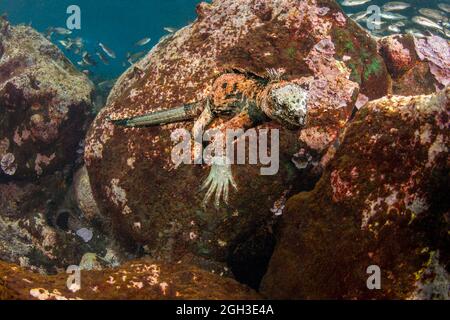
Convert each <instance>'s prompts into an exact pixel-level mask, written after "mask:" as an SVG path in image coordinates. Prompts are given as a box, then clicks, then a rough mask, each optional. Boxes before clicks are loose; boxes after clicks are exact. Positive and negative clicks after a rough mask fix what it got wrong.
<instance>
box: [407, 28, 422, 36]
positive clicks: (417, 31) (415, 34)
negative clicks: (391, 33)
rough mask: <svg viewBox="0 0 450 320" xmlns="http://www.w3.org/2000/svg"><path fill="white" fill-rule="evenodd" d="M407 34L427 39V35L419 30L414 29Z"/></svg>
mask: <svg viewBox="0 0 450 320" xmlns="http://www.w3.org/2000/svg"><path fill="white" fill-rule="evenodd" d="M405 32H406V33H409V34H412V35H414V36H415V37H417V38H424V37H425V34H423V33H422V32H420V30H417V29H414V28H411V29H406V30H405Z"/></svg>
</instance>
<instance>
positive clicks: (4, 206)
mask: <svg viewBox="0 0 450 320" xmlns="http://www.w3.org/2000/svg"><path fill="white" fill-rule="evenodd" d="M71 189H72V188H70V187H69V183H68V182H67V178H66V177H65V175H64V174H63V173H61V172H59V171H57V172H55V173H53V174H52V175H49V176H45V177H42V178H41V179H39V181H36V182H33V183H29V182H23V181H22V182H9V183H3V184H0V260H2V261H7V262H11V263H16V264H19V265H21V266H23V267H27V268H30V269H32V270H37V271H39V272H42V273H54V272H56V271H58V270H60V269H61V268H65V267H66V266H68V265H71V264H78V263H79V261H80V259H81V257H82V256H83V255H84V254H85V253H86V252H92V251H95V253H97V254H98V255H99V256H101V257H106V258H105V259H106V260H107V261H109V263H110V265H117V263H119V262H121V261H122V260H123V259H124V258H125V257H130V256H131V255H128V256H126V254H125V253H124V252H123V251H122V250H121V249H120V248H119V247H118V246H116V245H115V243H114V241H113V240H112V238H111V237H109V236H108V232H105V228H104V227H103V226H102V225H101V223H102V222H103V221H102V220H99V218H98V217H95V218H92V217H88V218H86V217H84V216H83V215H82V214H81V212H80V210H79V209H78V208H77V204H76V202H75V201H74V200H73V199H72V195H71ZM80 230H81V231H80ZM131 257H132V256H131Z"/></svg>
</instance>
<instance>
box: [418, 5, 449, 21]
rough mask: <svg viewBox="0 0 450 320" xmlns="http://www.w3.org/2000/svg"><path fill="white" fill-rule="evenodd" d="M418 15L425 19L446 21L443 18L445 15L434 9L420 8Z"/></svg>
mask: <svg viewBox="0 0 450 320" xmlns="http://www.w3.org/2000/svg"><path fill="white" fill-rule="evenodd" d="M419 13H420V14H421V15H423V16H425V17H427V18H430V19H432V20H436V21H448V18H447V17H446V16H445V13H443V12H442V11H439V10H435V9H428V8H421V9H419Z"/></svg>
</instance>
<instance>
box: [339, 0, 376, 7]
mask: <svg viewBox="0 0 450 320" xmlns="http://www.w3.org/2000/svg"><path fill="white" fill-rule="evenodd" d="M370 1H371V0H344V1H342V3H341V5H343V6H344V7H355V6H360V5H363V4H366V3H367V2H370Z"/></svg>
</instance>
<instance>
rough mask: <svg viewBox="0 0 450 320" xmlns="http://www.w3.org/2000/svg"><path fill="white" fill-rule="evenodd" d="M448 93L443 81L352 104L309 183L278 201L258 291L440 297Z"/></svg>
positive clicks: (449, 260) (446, 221) (444, 275)
mask: <svg viewBox="0 0 450 320" xmlns="http://www.w3.org/2000/svg"><path fill="white" fill-rule="evenodd" d="M449 99H450V88H449V87H447V88H446V90H444V91H442V92H439V93H437V94H435V95H422V96H414V97H401V96H389V97H385V98H382V99H379V100H375V101H371V102H369V103H368V104H367V105H366V106H365V107H363V108H362V109H361V110H359V111H358V113H357V114H356V116H355V118H354V119H353V120H352V122H351V123H350V124H349V125H348V127H347V128H346V130H345V135H344V137H343V140H342V144H341V145H340V147H339V149H338V150H337V153H336V156H335V158H334V159H333V160H332V161H331V162H330V163H329V165H328V167H327V168H326V171H325V172H324V174H323V176H322V178H321V180H320V181H319V183H318V184H317V186H316V187H315V189H314V190H313V191H311V192H307V193H300V194H298V195H296V196H294V197H292V198H291V199H290V200H289V201H288V202H287V205H286V210H285V213H284V214H283V220H282V226H281V227H280V230H279V234H278V236H277V245H276V248H275V251H274V254H273V256H272V259H271V261H270V264H269V269H268V272H267V274H266V275H265V277H264V279H263V282H262V289H261V292H262V293H263V294H264V295H266V296H267V297H268V298H272V299H273V298H275V299H279V298H286V299H304V298H307V299H340V298H342V299H372V298H376V299H380V298H383V299H405V298H411V299H432V298H433V299H449V288H450V273H449V272H450V250H449V249H450V237H449V233H448V230H449V228H450V215H449V214H450V203H449V197H448V190H449V186H450V184H449V183H450V180H449V165H450V157H449V150H448V148H449V139H450V136H449V112H450V103H449ZM369 266H378V267H379V268H380V270H381V274H380V280H381V288H380V289H379V290H369V289H368V286H367V282H368V280H369V277H370V276H371V275H373V272H370V273H366V271H367V269H368V267H369Z"/></svg>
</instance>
